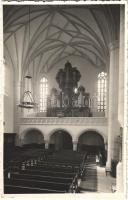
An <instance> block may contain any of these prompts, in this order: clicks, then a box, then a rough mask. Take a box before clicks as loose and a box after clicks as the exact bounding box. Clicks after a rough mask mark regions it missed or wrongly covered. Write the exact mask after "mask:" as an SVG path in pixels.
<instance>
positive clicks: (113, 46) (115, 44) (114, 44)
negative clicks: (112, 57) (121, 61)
mask: <svg viewBox="0 0 128 200" xmlns="http://www.w3.org/2000/svg"><path fill="white" fill-rule="evenodd" d="M108 46H109V50H110V51H113V50H115V49H118V48H119V40H114V41H113V42H111V43H109V45H108Z"/></svg>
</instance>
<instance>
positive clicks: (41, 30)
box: [4, 5, 119, 80]
mask: <svg viewBox="0 0 128 200" xmlns="http://www.w3.org/2000/svg"><path fill="white" fill-rule="evenodd" d="M28 13H29V6H26V5H25V6H14V5H13V6H10V5H8V6H7V5H6V6H4V47H5V48H4V50H5V59H6V61H7V63H8V64H9V65H10V66H12V67H13V68H14V70H15V72H16V73H17V75H18V76H19V79H22V78H23V77H24V76H25V74H26V73H27V71H28V66H29V64H30V68H31V73H32V76H33V78H34V80H37V78H38V77H39V74H40V73H43V72H45V73H47V72H49V71H50V70H51V69H52V68H53V67H55V66H56V64H58V63H59V62H61V61H62V60H63V59H69V58H70V56H72V55H73V56H76V57H77V56H78V57H81V58H82V59H86V60H88V61H89V62H90V63H91V64H92V65H93V66H94V67H97V68H99V69H104V70H106V67H107V66H106V63H107V59H108V57H109V46H108V45H109V44H110V43H111V42H112V41H114V40H116V39H118V34H117V33H118V32H119V31H118V29H119V27H118V26H119V25H118V24H119V6H117V5H115V6H114V5H90V6H89V5H82V6H80V5H79V6H78V5H70V6H69V5H63V6H62V5H60V6H53V5H52V6H51V5H50V6H48V5H35V6H34V5H31V6H30V25H29V14H28ZM29 27H30V39H29Z"/></svg>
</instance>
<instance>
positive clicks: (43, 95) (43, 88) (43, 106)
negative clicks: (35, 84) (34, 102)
mask: <svg viewBox="0 0 128 200" xmlns="http://www.w3.org/2000/svg"><path fill="white" fill-rule="evenodd" d="M39 94H40V98H39V112H47V97H48V79H47V77H46V76H42V77H41V79H40V88H39Z"/></svg>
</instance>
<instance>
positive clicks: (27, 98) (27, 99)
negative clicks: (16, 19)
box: [18, 6, 37, 109]
mask: <svg viewBox="0 0 128 200" xmlns="http://www.w3.org/2000/svg"><path fill="white" fill-rule="evenodd" d="M28 23H29V40H28V42H29V44H30V6H29V22H28ZM29 44H28V47H29ZM29 60H30V59H29ZM29 64H30V63H28V75H27V76H25V91H24V94H23V97H22V99H21V102H20V104H19V105H18V106H19V107H21V108H26V109H33V108H34V107H35V106H36V105H37V104H36V103H35V101H34V98H33V95H32V92H31V84H32V83H31V80H32V77H31V76H30V75H29V74H30V73H29Z"/></svg>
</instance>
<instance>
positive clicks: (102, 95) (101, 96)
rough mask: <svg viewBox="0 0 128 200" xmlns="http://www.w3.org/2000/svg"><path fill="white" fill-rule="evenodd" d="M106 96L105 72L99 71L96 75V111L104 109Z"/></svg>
mask: <svg viewBox="0 0 128 200" xmlns="http://www.w3.org/2000/svg"><path fill="white" fill-rule="evenodd" d="M106 98H107V73H105V72H101V73H100V74H99V75H98V111H99V112H102V111H105V110H106V100H107V99H106Z"/></svg>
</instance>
